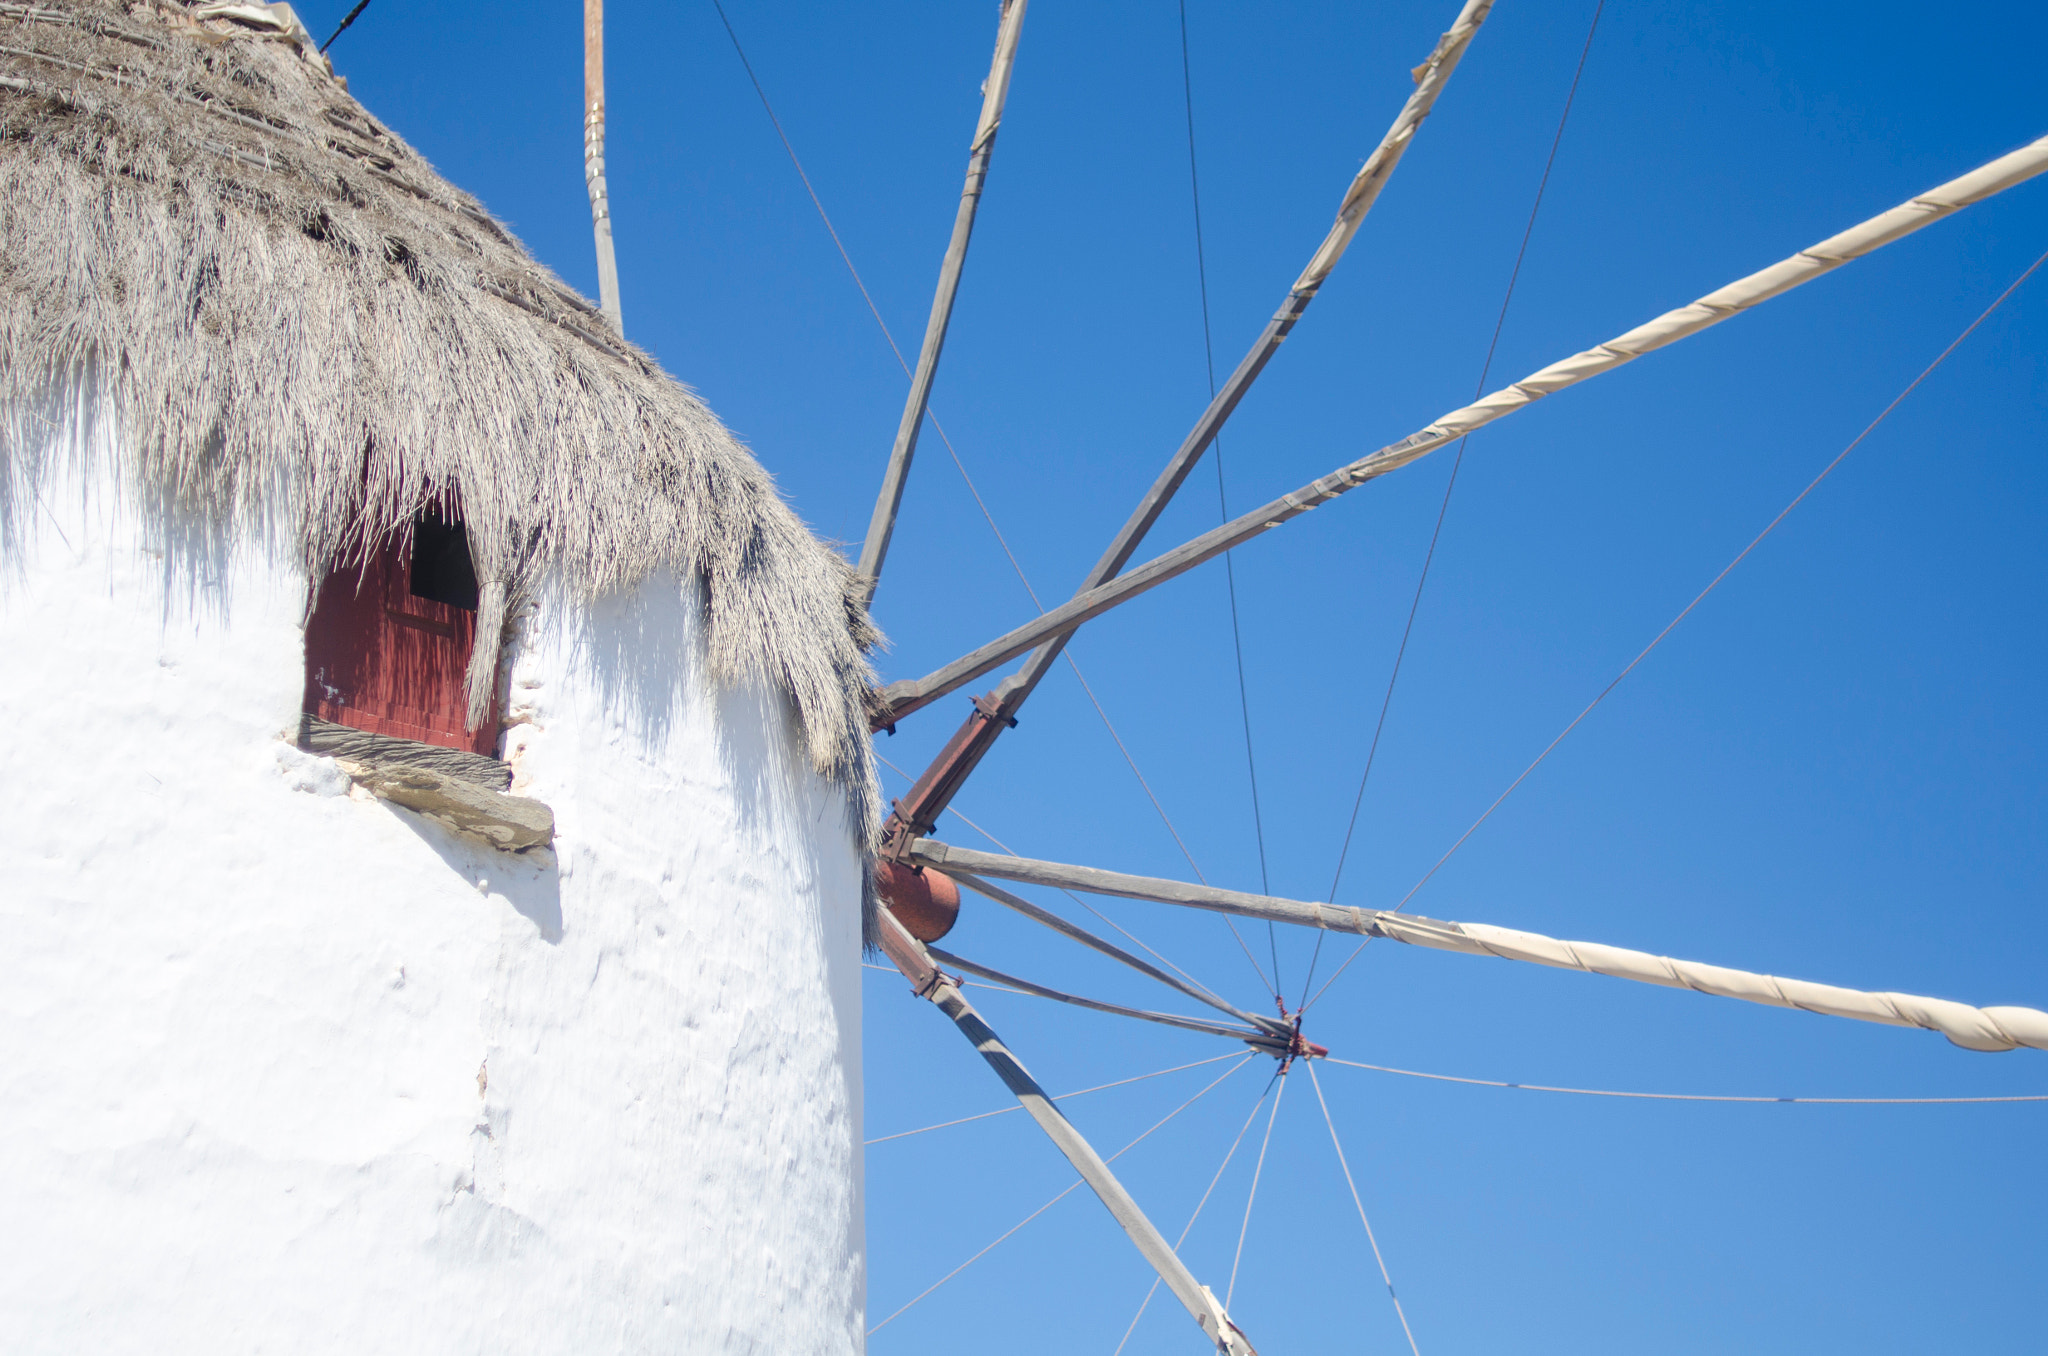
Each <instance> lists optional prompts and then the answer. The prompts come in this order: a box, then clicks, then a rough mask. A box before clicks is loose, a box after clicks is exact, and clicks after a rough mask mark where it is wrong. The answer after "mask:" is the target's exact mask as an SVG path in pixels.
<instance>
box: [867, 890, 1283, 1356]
mask: <svg viewBox="0 0 2048 1356" xmlns="http://www.w3.org/2000/svg"><path fill="white" fill-rule="evenodd" d="M879 913H880V918H879V920H878V921H879V923H880V931H881V934H882V939H881V940H882V950H884V951H885V952H887V953H888V955H889V959H890V960H892V961H894V962H896V968H897V969H899V970H901V971H902V972H903V977H904V978H905V979H908V980H909V981H910V985H911V988H913V989H914V990H916V992H917V995H918V996H919V997H920V998H926V999H929V1000H931V1003H932V1005H933V1006H935V1007H937V1008H938V1009H939V1011H941V1012H943V1013H945V1014H946V1016H948V1017H950V1018H952V1019H953V1025H955V1026H957V1027H958V1028H959V1029H960V1034H961V1035H963V1036H965V1037H967V1040H968V1043H969V1044H971V1045H973V1046H974V1048H975V1050H976V1051H978V1052H979V1053H980V1055H981V1057H982V1058H983V1059H985V1060H987V1061H988V1066H989V1067H990V1068H991V1069H994V1070H995V1071H996V1076H997V1077H998V1078H1001V1079H1002V1080H1003V1084H1004V1086H1006V1087H1008V1088H1009V1090H1010V1093H1011V1095H1012V1096H1014V1097H1015V1098H1016V1099H1017V1101H1018V1102H1019V1103H1020V1104H1021V1105H1022V1106H1023V1108H1024V1109H1025V1110H1026V1111H1028V1112H1030V1113H1031V1119H1032V1120H1034V1121H1037V1122H1038V1128H1039V1129H1041V1130H1043V1131H1045V1133H1046V1137H1047V1138H1049V1139H1050V1140H1052V1142H1053V1143H1054V1145H1056V1146H1057V1147H1058V1148H1059V1151H1060V1152H1061V1153H1063V1154H1065V1155H1066V1157H1067V1161H1068V1162H1069V1163H1072V1164H1073V1165H1074V1170H1075V1171H1076V1172H1078V1173H1080V1174H1081V1178H1082V1180H1083V1181H1085V1182H1087V1183H1088V1186H1089V1189H1091V1190H1092V1191H1094V1193H1095V1195H1096V1196H1097V1198H1099V1199H1100V1200H1101V1201H1102V1203H1103V1205H1104V1206H1106V1207H1108V1210H1109V1213H1110V1215H1111V1216H1112V1217H1114V1218H1115V1220H1116V1222H1117V1224H1118V1225H1120V1226H1121V1227H1122V1229H1123V1231H1124V1233H1125V1234H1127V1235H1129V1237H1130V1240H1131V1242H1132V1243H1134V1244H1136V1245H1137V1248H1138V1252H1139V1253H1140V1254H1141V1255H1142V1256H1143V1257H1144V1259H1145V1260H1146V1261H1147V1262H1149V1263H1150V1264H1151V1266H1152V1269H1153V1270H1154V1271H1156V1272H1158V1273H1159V1278H1160V1279H1161V1280H1163V1281H1165V1282H1166V1287H1167V1289H1169V1290H1171V1291H1173V1293H1174V1297H1175V1298H1176V1299H1178V1300H1179V1301H1180V1302H1181V1303H1182V1304H1183V1305H1185V1306H1187V1311H1188V1312H1189V1313H1190V1314H1192V1315H1193V1316H1194V1319H1195V1322H1196V1323H1198V1324H1200V1325H1201V1328H1202V1331H1203V1332H1204V1333H1206V1334H1207V1335H1208V1337H1209V1340H1210V1341H1212V1342H1214V1343H1215V1344H1216V1349H1217V1350H1218V1351H1221V1352H1225V1353H1228V1356H1258V1353H1257V1352H1256V1351H1255V1350H1254V1349H1253V1347H1252V1344H1251V1343H1250V1342H1249V1341H1247V1340H1246V1338H1245V1335H1244V1334H1243V1333H1242V1332H1240V1331H1239V1330H1238V1327H1237V1325H1236V1324H1235V1323H1232V1322H1231V1321H1230V1316H1229V1315H1228V1314H1226V1313H1225V1312H1224V1310H1223V1306H1222V1304H1220V1303H1219V1302H1218V1301H1217V1299H1216V1296H1215V1295H1213V1294H1211V1293H1210V1291H1209V1287H1207V1286H1205V1285H1203V1284H1202V1283H1201V1282H1199V1281H1197V1280H1196V1279H1195V1278H1194V1275H1193V1274H1192V1273H1191V1272H1189V1270H1188V1269H1187V1266H1186V1264H1185V1263H1183V1262H1182V1261H1181V1260H1180V1257H1179V1256H1178V1255H1177V1254H1176V1253H1175V1252H1174V1250H1173V1247H1172V1245H1171V1244H1169V1243H1168V1242H1167V1241H1166V1239H1165V1238H1164V1237H1163V1236H1162V1235H1161V1234H1160V1232H1159V1230H1158V1229H1157V1228H1156V1227H1155V1226H1154V1225H1153V1223H1152V1221H1151V1220H1150V1219H1148V1218H1146V1215H1145V1212H1144V1211H1143V1210H1141V1209H1140V1208H1139V1207H1138V1203H1137V1202H1136V1201H1135V1200H1133V1199H1132V1198H1131V1193H1130V1192H1128V1191H1126V1190H1125V1189H1124V1185H1123V1183H1122V1182H1119V1181H1118V1180H1117V1179H1116V1174H1115V1173H1113V1172H1111V1171H1110V1170H1109V1165H1108V1164H1107V1163H1105V1162H1103V1161H1102V1156H1101V1155H1100V1154H1098V1153H1096V1152H1095V1148H1094V1146H1093V1145H1091V1144H1089V1143H1088V1141H1087V1140H1086V1139H1084V1138H1083V1137H1082V1135H1081V1132H1080V1131H1078V1130H1076V1129H1075V1128H1074V1126H1073V1123H1072V1122H1070V1121H1069V1120H1068V1119H1067V1118H1066V1117H1065V1116H1064V1115H1062V1114H1061V1113H1060V1109H1059V1107H1058V1106H1056V1105H1055V1104H1054V1103H1053V1100H1052V1098H1051V1097H1049V1096H1048V1095H1046V1091H1045V1089H1044V1088H1042V1087H1040V1086H1039V1085H1038V1080H1037V1079H1035V1078H1033V1077H1032V1076H1031V1072H1030V1071H1029V1070H1028V1069H1026V1068H1025V1067H1024V1064H1023V1062H1022V1061H1021V1060H1019V1059H1018V1058H1017V1057H1016V1056H1015V1055H1013V1054H1011V1053H1010V1048H1009V1047H1008V1046H1007V1045H1005V1044H1003V1040H1002V1038H1001V1037H1000V1036H998V1035H996V1033H995V1031H994V1030H993V1029H992V1028H991V1027H990V1026H989V1024H988V1023H987V1022H985V1021H983V1020H982V1017H981V1014H980V1013H978V1012H976V1011H975V1010H974V1006H973V1005H972V1004H971V1003H969V1002H968V1001H967V1000H966V999H965V998H963V997H962V996H961V994H960V990H959V989H958V988H957V987H955V986H954V984H953V981H952V980H950V979H948V978H947V977H946V976H945V975H944V974H943V973H942V972H941V971H940V970H939V968H938V967H937V966H936V965H933V964H932V961H931V956H930V954H929V953H928V952H927V951H926V950H925V948H924V946H923V944H922V943H920V942H919V941H918V940H917V939H916V938H914V937H912V936H911V935H910V934H909V933H908V932H906V931H904V930H903V925H902V924H901V923H899V922H897V921H896V916H895V915H894V914H892V913H890V912H889V911H888V910H887V909H886V908H885V909H882V910H880V911H879Z"/></svg>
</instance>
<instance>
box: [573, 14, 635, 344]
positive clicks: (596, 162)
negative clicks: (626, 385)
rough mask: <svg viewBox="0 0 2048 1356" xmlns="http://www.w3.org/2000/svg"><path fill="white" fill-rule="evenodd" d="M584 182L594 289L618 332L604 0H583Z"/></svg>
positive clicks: (621, 324) (620, 323)
mask: <svg viewBox="0 0 2048 1356" xmlns="http://www.w3.org/2000/svg"><path fill="white" fill-rule="evenodd" d="M583 184H584V187H585V188H587V189H589V191H590V228H591V231H592V233H593V234H594V235H595V236H596V237H597V289H598V298H599V304H600V305H601V306H602V307H603V308H604V314H605V318H606V319H608V320H610V321H611V322H612V328H613V329H614V330H617V331H618V332H619V334H620V335H622V336H623V335H624V334H625V332H626V326H625V322H624V321H622V320H621V319H620V318H619V263H618V259H617V257H616V256H615V255H613V253H612V209H611V200H610V198H609V196H608V195H607V194H606V192H605V186H604V0H583Z"/></svg>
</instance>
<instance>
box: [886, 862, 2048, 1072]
mask: <svg viewBox="0 0 2048 1356" xmlns="http://www.w3.org/2000/svg"><path fill="white" fill-rule="evenodd" d="M912 858H913V860H916V861H919V862H922V863H927V864H930V865H932V866H937V867H939V868H940V869H942V870H947V871H973V872H977V873H979V874H981V875H985V876H995V877H997V878H998V879H1005V880H1018V881H1024V882H1027V883H1031V884H1037V885H1053V886H1060V887H1064V888H1066V889H1070V890H1086V891H1089V892H1091V893H1095V894H1105V895H1114V896H1118V897H1121V898H1124V899H1148V900H1153V901H1155V902H1157V903H1161V904H1179V905H1184V906H1187V907H1191V908H1198V909H1207V910H1210V911H1211V912H1214V913H1228V914H1236V915H1239V916H1242V917H1246V918H1264V919H1267V920H1269V921H1272V922H1276V923H1293V924H1295V925H1296V926H1299V927H1312V928H1322V929H1325V930H1327V931H1332V932H1352V933H1357V934H1359V935H1361V936H1366V937H1384V938H1386V939H1387V940H1388V941H1395V942H1405V943H1407V944H1408V945H1410V946H1426V947H1429V948H1431V949H1432V950H1436V951H1457V952H1461V953H1463V954H1465V955H1468V956H1497V957H1499V958H1501V959H1503V960H1518V961H1528V962H1530V963H1531V964H1535V965H1550V966H1555V967H1557V968H1559V969H1565V970H1583V971H1585V972H1586V973H1587V974H1594V975H1607V976H1609V977H1611V978H1614V979H1632V980H1635V981H1637V982H1638V983H1642V984H1657V985H1661V986H1663V987H1665V988H1671V989H1691V990H1692V991H1693V992H1694V993H1703V994H1709V995H1712V996H1713V997H1716V998H1736V999H1741V1000H1742V1001H1743V1002H1746V1003H1763V1004H1766V1005H1768V1006H1770V1007H1776V1008H1798V1009H1800V1010H1801V1011H1804V1012H1818V1013H1821V1014H1823V1015H1825V1016H1829V1017H1847V1018H1850V1019H1852V1020H1854V1021H1859V1022H1880V1023H1882V1024H1884V1025H1886V1026H1914V1027H1920V1028H1923V1029H1925V1030H1928V1031H1938V1032H1940V1033H1941V1034H1942V1035H1944V1036H1946V1037H1948V1039H1949V1040H1950V1041H1951V1042H1952V1043H1954V1044H1956V1045H1959V1046H1962V1047H1963V1048H1964V1049H1965V1050H2012V1049H2016V1048H2018V1047H2020V1046H2027V1047H2029V1048H2032V1049H2035V1050H2048V1012H2041V1011H2038V1010H2036V1009H2034V1008H2023V1007H1990V1008H1979V1007H1972V1006H1970V1005H1969V1004H1967V1003H1957V1002H1952V1001H1950V1000H1948V999H1945V998H1926V997H1922V996H1921V995H1918V994H1909V993H1872V992H1866V991H1864V990H1862V989H1845V988H1841V987H1839V986H1837V985H1833V984H1816V983H1813V982H1812V981H1810V980H1803V979H1782V978H1779V977H1778V976H1776V975H1763V974H1756V973H1753V972H1751V971H1748V970H1731V969H1729V968H1727V967H1726V966H1720V965H1707V964H1704V963H1702V962H1699V961H1685V960H1674V959H1673V958H1671V957H1669V956H1657V955H1652V954H1651V953H1649V952H1647V951H1631V950H1628V949H1627V948H1625V947H1618V946H1606V945H1603V944H1601V943H1598V942H1570V941H1561V940H1559V939H1558V938H1555V937H1545V936H1543V935H1541V934H1539V933H1534V932H1520V931H1517V930H1515V929H1513V928H1502V927H1494V926H1492V925H1491V924H1488V923H1449V922H1443V921H1441V920H1438V919H1434V918H1418V917H1416V916H1414V915H1412V914H1405V913H1392V912H1389V911H1386V910H1382V909H1359V908H1351V907H1348V906H1338V905H1334V904H1316V903H1310V902H1308V901H1305V900H1296V899H1278V898H1275V897H1273V896H1270V895H1254V894H1247V893H1244V892H1243V891H1238V890H1219V889H1216V888H1215V887H1213V886H1207V885H1189V884H1187V883H1186V882H1183V881H1176V880H1163V879H1158V878H1155V877H1151V876H1133V875H1127V874H1125V873H1123V872H1119V871H1103V870H1100V869H1098V868H1096V867H1089V866H1070V865H1068V864H1066V863H1063V862H1041V861H1033V860H1031V859H1029V858H1021V857H1000V856H997V855H995V854H994V853H988V852H977V851H975V850H973V849H972V848H961V847H954V846H953V845H952V844H950V843H941V842H938V841H937V840H935V839H930V838H921V839H919V840H918V841H917V843H916V845H915V846H914V848H913V851H912Z"/></svg>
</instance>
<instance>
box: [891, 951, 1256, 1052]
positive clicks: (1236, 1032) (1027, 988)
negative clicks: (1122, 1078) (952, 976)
mask: <svg viewBox="0 0 2048 1356" xmlns="http://www.w3.org/2000/svg"><path fill="white" fill-rule="evenodd" d="M925 950H926V951H928V952H930V953H931V955H932V956H933V958H934V959H936V960H938V961H939V962H940V963H942V964H945V965H950V966H952V967H953V968H954V969H955V970H960V971H963V972H965V973H967V974H970V975H977V976H979V977H980V978H982V979H986V980H988V981H989V982H991V983H994V984H1005V985H1008V986H1009V987H1011V988H1013V989H1016V990H1018V991H1020V992H1022V993H1027V994H1030V995H1032V996H1033V997H1034V998H1050V999H1052V1000H1053V1001H1054V1002H1055V1003H1071V1004H1073V1005H1074V1006H1075V1007H1077V1008H1087V1009H1089V1010H1090V1011H1093V1012H1106V1013H1109V1014H1110V1015H1111V1016H1113V1017H1136V1018H1138V1019H1140V1020H1141V1021H1147V1022H1157V1023H1159V1024H1160V1025H1161V1026H1174V1027H1179V1028H1180V1029H1181V1030H1183V1031H1199V1032H1201V1033H1202V1034H1203V1035H1206V1036H1226V1037H1228V1038H1230V1039H1231V1040H1237V1041H1244V1042H1245V1043H1246V1044H1249V1045H1254V1046H1257V1047H1258V1048H1259V1049H1261V1050H1264V1051H1266V1052H1267V1053H1269V1054H1274V1055H1284V1054H1286V1053H1287V1045H1288V1041H1289V1039H1290V1038H1291V1037H1292V1036H1293V1034H1294V1033H1293V1031H1292V1030H1291V1029H1290V1030H1288V1031H1287V1032H1286V1034H1285V1035H1280V1036H1275V1035H1271V1034H1269V1033H1266V1032H1262V1031H1259V1030H1256V1029H1255V1028H1252V1027H1248V1026H1225V1025H1224V1024H1223V1023H1222V1022H1209V1021H1204V1020H1203V1019H1201V1018H1199V1017H1182V1016H1179V1015H1177V1014H1175V1013H1171V1012H1151V1011H1148V1010H1146V1009H1144V1008H1127V1007H1124V1006H1123V1005H1122V1004H1120V1003H1105V1002H1102V1001H1101V1000H1099V999H1094V998H1083V997H1081V996H1080V995H1079V994H1073V993H1068V992H1066V991H1065V990H1063V989H1052V988H1047V987H1046V986H1045V985H1043V984H1034V983H1032V982H1031V981H1030V980H1028V979H1019V978H1017V976H1015V975H1012V974H1007V973H1005V972H1004V971H1001V970H998V969H995V968H994V967H993V966H988V965H982V964H980V963H978V962H976V961H971V960H969V959H967V957H965V956H960V955H955V954H954V953H953V952H951V951H946V950H943V949H941V948H939V947H937V946H934V945H933V944H931V943H929V942H927V943H925Z"/></svg>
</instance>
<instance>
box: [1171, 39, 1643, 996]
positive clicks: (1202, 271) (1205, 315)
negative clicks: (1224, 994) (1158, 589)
mask: <svg viewBox="0 0 2048 1356" xmlns="http://www.w3.org/2000/svg"><path fill="white" fill-rule="evenodd" d="M1602 3H1603V4H1604V3H1605V0H1602ZM1180 88H1181V95H1182V100H1183V102H1184V103H1185V104H1186V106H1187V122H1188V191H1189V196H1190V197H1191V198H1192V199H1193V202H1194V209H1195V210H1194V219H1195V281H1196V284H1197V286H1198V288H1199V290H1200V292H1201V297H1202V362H1203V365H1204V367H1205V369H1206V370H1207V373H1208V377H1209V399H1210V400H1211V401H1213V400H1215V399H1216V346H1215V343H1214V341H1213V340H1212V339H1211V337H1210V327H1209V264H1208V258H1207V254H1206V252H1205V250H1204V248H1203V244H1202V176H1201V172H1200V170H1199V169H1198V168H1197V167H1196V163H1195V78H1194V74H1193V71H1192V68H1191V67H1190V65H1189V61H1188V4H1187V0H1180ZM1209 452H1210V459H1211V460H1212V461H1213V462H1214V463H1215V465H1216V508H1217V511H1218V512H1219V513H1220V514H1221V515H1222V517H1221V519H1220V521H1222V522H1226V523H1227V522H1229V521H1230V499H1229V496H1228V494H1227V493H1226V492H1225V490H1224V485H1223V435H1222V433H1221V432H1220V431H1219V432H1218V433H1217V434H1216V436H1215V437H1214V438H1213V439H1211V440H1210V443H1209ZM1235 554H1236V553H1235V552H1232V551H1225V552H1224V553H1223V580H1224V585H1225V588H1226V589H1227V591H1228V593H1229V597H1230V648H1231V652H1232V654H1233V655H1234V656H1235V657H1236V659H1237V709H1238V714H1239V715H1240V716H1241V717H1242V718H1243V721H1244V770H1245V776H1246V779H1247V780H1249V781H1250V783H1251V789H1252V834H1253V836H1254V837H1255V839H1256V840H1257V842H1258V846H1259V893H1260V894H1262V895H1270V894H1272V893H1273V887H1272V884H1271V882H1270V881H1269V880H1268V879H1267V876H1266V822H1265V819H1264V817H1263V816H1262V815H1261V814H1260V812H1259V766H1258V763H1257V762H1256V761H1255V760H1254V759H1253V757H1252V702H1251V695H1250V688H1249V687H1248V686H1247V685H1246V683H1245V677H1244V632H1243V630H1242V628H1241V627H1240V626H1239V624H1238V615H1237V566H1236V564H1235V563H1234V562H1233V560H1232V557H1233V556H1234V555H1235ZM1202 883H1203V884H1204V885H1206V884H1208V882H1207V881H1206V880H1205V881H1203V882H1202ZM1233 929H1234V925H1233ZM1318 940H1320V939H1318ZM1266 946H1267V949H1268V952H1269V954H1270V955H1271V956H1272V960H1273V996H1274V997H1275V998H1278V997H1279V996H1280V939H1279V934H1278V931H1277V930H1276V929H1275V928H1274V926H1273V923H1272V920H1271V919H1268V920H1267V922H1266Z"/></svg>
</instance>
